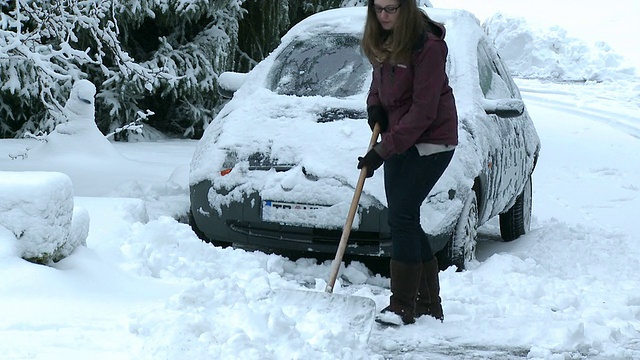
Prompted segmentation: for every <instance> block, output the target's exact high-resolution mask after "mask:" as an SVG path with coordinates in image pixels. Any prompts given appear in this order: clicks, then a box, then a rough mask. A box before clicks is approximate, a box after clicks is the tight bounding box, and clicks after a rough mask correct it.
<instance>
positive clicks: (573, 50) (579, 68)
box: [482, 13, 635, 81]
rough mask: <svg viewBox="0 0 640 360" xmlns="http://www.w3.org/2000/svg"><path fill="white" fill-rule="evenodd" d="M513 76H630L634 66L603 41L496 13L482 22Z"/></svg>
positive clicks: (565, 78) (596, 78)
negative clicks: (588, 41)
mask: <svg viewBox="0 0 640 360" xmlns="http://www.w3.org/2000/svg"><path fill="white" fill-rule="evenodd" d="M482 26H483V28H484V30H485V32H486V33H487V35H488V36H489V37H490V38H491V39H493V41H494V44H495V46H496V48H497V49H498V52H499V53H500V55H501V56H502V58H503V60H505V62H506V63H507V66H508V67H509V70H510V71H511V73H512V75H513V76H515V77H520V78H534V79H545V80H547V79H548V80H560V81H613V80H620V79H629V78H630V77H631V76H633V75H634V74H635V69H634V68H633V67H629V66H626V65H624V61H623V60H624V59H623V58H622V56H620V55H618V54H617V53H615V52H614V51H613V50H612V48H611V47H610V46H609V45H607V44H606V43H604V42H601V41H598V42H594V43H593V44H589V43H587V42H585V41H584V40H581V39H577V38H573V37H570V36H569V35H568V33H567V31H566V30H565V29H564V28H561V27H559V26H551V27H546V28H545V27H543V26H539V27H537V26H534V25H531V24H530V23H529V22H527V20H526V19H525V18H522V17H508V16H505V15H504V14H502V13H496V14H494V15H493V16H492V17H490V18H488V19H487V20H485V21H484V23H483V25H482Z"/></svg>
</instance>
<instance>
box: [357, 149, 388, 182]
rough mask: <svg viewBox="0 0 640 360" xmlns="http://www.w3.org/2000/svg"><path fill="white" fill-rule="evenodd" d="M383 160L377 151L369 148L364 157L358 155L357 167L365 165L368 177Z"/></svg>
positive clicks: (360, 167)
mask: <svg viewBox="0 0 640 360" xmlns="http://www.w3.org/2000/svg"><path fill="white" fill-rule="evenodd" d="M383 162H384V159H383V158H382V157H381V156H380V155H379V154H378V152H377V151H375V150H374V149H371V150H369V152H368V153H367V154H366V155H365V156H364V157H362V156H360V157H358V169H362V168H363V167H366V168H367V177H368V178H369V177H372V176H373V172H374V171H375V170H377V169H378V168H379V167H380V165H382V163H383Z"/></svg>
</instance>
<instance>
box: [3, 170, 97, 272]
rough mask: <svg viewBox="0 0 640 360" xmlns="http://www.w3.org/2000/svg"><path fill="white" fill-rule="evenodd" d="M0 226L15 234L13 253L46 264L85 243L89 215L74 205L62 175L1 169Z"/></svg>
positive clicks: (71, 188)
mask: <svg viewBox="0 0 640 360" xmlns="http://www.w3.org/2000/svg"><path fill="white" fill-rule="evenodd" d="M0 226H2V227H4V228H6V229H7V230H9V231H10V232H11V233H12V234H13V236H14V237H15V240H16V241H15V243H14V244H13V245H10V246H12V247H13V251H12V252H14V255H16V256H19V257H22V258H24V259H26V260H29V261H33V262H37V263H41V264H47V263H49V262H56V261H59V260H61V259H63V258H65V257H67V256H68V255H70V254H71V253H72V252H73V250H75V248H77V247H78V246H80V245H86V239H87V235H88V233H89V214H88V212H87V211H86V210H84V209H82V208H74V205H73V184H72V183H71V179H70V178H69V177H68V176H67V175H65V174H62V173H58V172H36V171H28V172H8V171H0ZM3 239H6V237H3Z"/></svg>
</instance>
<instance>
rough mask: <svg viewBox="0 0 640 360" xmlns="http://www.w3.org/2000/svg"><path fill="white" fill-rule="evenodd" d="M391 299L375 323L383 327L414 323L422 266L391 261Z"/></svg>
mask: <svg viewBox="0 0 640 360" xmlns="http://www.w3.org/2000/svg"><path fill="white" fill-rule="evenodd" d="M390 270H391V293H392V294H391V298H390V301H389V302H390V303H389V306H387V307H386V308H384V309H383V310H382V311H381V313H380V315H379V316H378V318H377V319H376V321H377V322H379V323H381V324H385V325H403V324H404V325H407V324H413V323H414V322H415V310H416V296H417V294H418V285H419V283H420V276H421V273H422V264H409V263H402V262H399V261H396V260H391V263H390Z"/></svg>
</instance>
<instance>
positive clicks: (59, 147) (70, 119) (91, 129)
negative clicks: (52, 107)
mask: <svg viewBox="0 0 640 360" xmlns="http://www.w3.org/2000/svg"><path fill="white" fill-rule="evenodd" d="M95 94H96V87H95V85H93V83H91V82H90V81H89V80H79V81H77V82H76V83H74V84H73V88H72V90H71V94H70V95H69V99H68V100H67V102H66V104H65V106H64V109H63V112H62V113H63V115H64V117H65V118H66V119H67V121H66V122H63V123H60V124H58V125H57V126H56V128H55V130H54V131H53V132H51V134H49V135H48V136H46V137H45V139H44V141H43V142H42V143H40V144H39V145H37V146H35V147H33V148H32V149H31V150H29V152H28V153H27V157H29V158H37V159H42V158H52V157H61V156H62V157H66V156H69V155H70V154H71V155H74V156H78V155H82V156H85V157H87V156H115V157H119V156H120V154H119V153H118V152H117V151H116V150H115V148H114V147H113V145H112V144H111V142H110V141H109V140H108V139H107V138H106V137H105V136H104V135H103V134H102V132H100V129H98V126H97V125H96V122H95ZM88 144H89V145H90V146H87V145H88Z"/></svg>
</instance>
